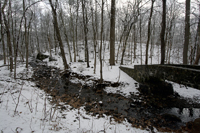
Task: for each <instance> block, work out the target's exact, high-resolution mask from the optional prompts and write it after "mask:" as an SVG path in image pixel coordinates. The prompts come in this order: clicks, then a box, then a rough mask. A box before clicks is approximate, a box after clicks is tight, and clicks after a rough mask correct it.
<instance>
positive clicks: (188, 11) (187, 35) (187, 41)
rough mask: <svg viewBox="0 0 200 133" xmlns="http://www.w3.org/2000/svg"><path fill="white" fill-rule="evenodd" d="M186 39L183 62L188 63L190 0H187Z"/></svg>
mask: <svg viewBox="0 0 200 133" xmlns="http://www.w3.org/2000/svg"><path fill="white" fill-rule="evenodd" d="M184 39H185V42H184V47H183V64H187V61H188V60H187V58H188V46H189V42H190V0H186V10H185V36H184Z"/></svg>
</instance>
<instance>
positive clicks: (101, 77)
mask: <svg viewBox="0 0 200 133" xmlns="http://www.w3.org/2000/svg"><path fill="white" fill-rule="evenodd" d="M101 6H102V7H101V44H100V51H99V52H100V55H99V56H100V84H101V83H103V71H102V45H103V21H104V20H103V11H104V0H102V5H101Z"/></svg>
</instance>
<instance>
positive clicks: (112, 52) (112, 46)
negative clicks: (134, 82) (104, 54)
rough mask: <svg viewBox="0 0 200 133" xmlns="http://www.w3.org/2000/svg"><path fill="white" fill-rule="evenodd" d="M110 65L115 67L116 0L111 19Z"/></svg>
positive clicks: (113, 0) (113, 1) (112, 3)
mask: <svg viewBox="0 0 200 133" xmlns="http://www.w3.org/2000/svg"><path fill="white" fill-rule="evenodd" d="M110 65H115V0H112V1H111V17H110Z"/></svg>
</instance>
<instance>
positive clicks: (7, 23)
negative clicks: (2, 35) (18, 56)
mask: <svg viewBox="0 0 200 133" xmlns="http://www.w3.org/2000/svg"><path fill="white" fill-rule="evenodd" d="M7 2H8V1H7V0H6V1H5V3H4V5H3V8H2V14H3V18H4V24H5V29H6V35H7V46H8V49H9V58H10V72H12V71H13V51H12V44H11V33H10V21H9V17H10V14H9V11H8V19H6V15H5V13H4V8H5V6H6V5H7Z"/></svg>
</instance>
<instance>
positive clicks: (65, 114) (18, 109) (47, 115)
mask: <svg viewBox="0 0 200 133" xmlns="http://www.w3.org/2000/svg"><path fill="white" fill-rule="evenodd" d="M143 47H144V46H143ZM154 50H155V51H158V50H157V49H156V48H155V49H154ZM65 51H67V50H65ZM138 52H139V50H138ZM143 52H144V51H143ZM47 54H48V53H47ZM79 54H80V55H79V57H77V58H78V59H83V58H84V52H83V51H81V52H80V53H79ZM53 56H54V58H56V59H57V61H53V62H48V59H46V60H45V61H47V62H48V65H53V66H57V67H59V68H60V69H63V65H62V59H61V57H59V56H58V55H53ZM66 56H67V55H66ZM67 57H68V56H67ZM90 57H91V59H90V61H91V62H90V66H91V67H90V68H87V67H86V63H85V62H75V63H73V62H71V63H70V67H71V69H72V71H74V72H77V73H81V74H84V75H92V76H94V77H95V78H99V77H100V72H99V71H100V66H99V61H98V59H97V68H96V73H95V74H94V71H93V60H94V59H93V58H92V54H91V55H90ZM119 57H120V56H119ZM154 57H155V58H153V61H152V62H153V63H158V60H159V59H158V56H157V55H156V52H155V55H154ZM108 59H109V56H108V52H106V53H105V59H104V60H105V62H104V65H103V78H104V80H106V81H112V82H117V81H119V82H123V83H125V86H123V87H118V88H117V89H116V88H115V89H113V88H112V87H107V88H106V89H105V90H106V91H107V92H108V93H119V94H122V95H124V96H126V97H128V96H130V92H133V93H137V92H138V90H137V89H136V86H135V83H136V81H135V80H134V79H132V78H130V77H129V76H128V75H127V74H125V73H124V72H123V71H121V70H120V69H119V66H120V65H118V64H116V66H109V64H108ZM174 60H175V59H174ZM68 61H69V59H68ZM139 61H140V59H138V61H136V62H135V63H126V64H127V66H128V67H134V65H135V64H140V62H139ZM143 61H144V59H143ZM2 65H3V60H1V61H0V66H1V67H0V120H1V121H0V131H1V132H3V133H10V132H23V133H28V132H36V133H37V132H44V133H45V132H46V133H49V132H59V133H62V132H63V133H68V132H70V133H71V132H74V133H79V132H80V133H85V132H92V133H97V132H106V133H134V132H135V133H145V132H149V131H147V130H141V129H137V128H133V127H132V126H131V124H129V123H128V122H126V121H124V122H122V123H117V122H115V121H114V120H112V119H111V116H106V115H105V117H104V118H98V117H95V116H92V115H90V114H87V113H86V111H85V110H84V107H81V108H80V109H73V108H72V107H70V106H69V105H64V106H65V107H66V109H65V110H61V109H60V108H59V106H55V105H53V104H51V103H50V102H49V101H48V100H47V99H48V98H49V96H48V94H46V93H45V92H44V91H43V90H40V89H39V88H37V87H36V85H35V83H33V82H31V81H28V80H26V79H29V78H30V77H31V75H32V70H31V67H30V69H28V70H27V69H25V64H19V65H18V66H17V76H18V79H16V80H15V79H14V78H13V73H10V72H9V70H8V68H7V66H2ZM19 77H23V80H22V79H19ZM173 86H174V90H175V91H176V92H177V93H179V95H181V96H183V97H185V98H193V99H194V100H195V101H198V102H199V103H200V91H199V90H197V89H194V88H190V87H187V89H186V88H184V86H181V85H179V84H176V83H173ZM59 104H61V105H62V104H64V103H59ZM154 130H155V132H156V129H154Z"/></svg>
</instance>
